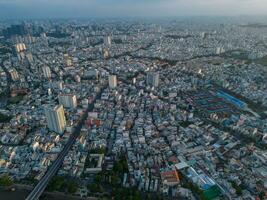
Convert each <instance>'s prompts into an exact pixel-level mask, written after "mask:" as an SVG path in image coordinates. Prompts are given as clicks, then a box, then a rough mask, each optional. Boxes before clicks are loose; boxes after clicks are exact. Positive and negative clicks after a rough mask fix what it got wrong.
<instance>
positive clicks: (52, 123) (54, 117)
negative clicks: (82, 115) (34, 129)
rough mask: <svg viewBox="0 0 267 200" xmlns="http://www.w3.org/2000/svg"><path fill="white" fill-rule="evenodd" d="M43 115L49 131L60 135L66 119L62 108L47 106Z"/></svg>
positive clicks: (60, 106)
mask: <svg viewBox="0 0 267 200" xmlns="http://www.w3.org/2000/svg"><path fill="white" fill-rule="evenodd" d="M45 115H46V119H47V126H48V128H49V130H50V131H54V132H56V133H59V134H62V133H63V132H64V130H65V126H66V119H65V114H64V109H63V106H62V105H57V106H55V107H50V106H47V107H46V108H45Z"/></svg>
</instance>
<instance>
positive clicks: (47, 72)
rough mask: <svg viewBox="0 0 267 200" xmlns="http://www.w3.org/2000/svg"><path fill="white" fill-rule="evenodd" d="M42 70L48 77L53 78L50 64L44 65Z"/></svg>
mask: <svg viewBox="0 0 267 200" xmlns="http://www.w3.org/2000/svg"><path fill="white" fill-rule="evenodd" d="M42 71H43V74H44V77H45V78H48V79H49V78H51V70H50V68H49V67H48V66H44V67H42Z"/></svg>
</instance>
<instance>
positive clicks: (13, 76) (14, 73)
mask: <svg viewBox="0 0 267 200" xmlns="http://www.w3.org/2000/svg"><path fill="white" fill-rule="evenodd" d="M9 74H10V76H11V79H12V80H13V81H17V80H18V79H19V75H18V72H17V70H15V69H11V70H10V71H9Z"/></svg>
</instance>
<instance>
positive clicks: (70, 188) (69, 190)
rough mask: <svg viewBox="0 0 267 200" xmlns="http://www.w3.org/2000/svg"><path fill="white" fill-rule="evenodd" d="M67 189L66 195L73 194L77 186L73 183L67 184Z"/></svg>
mask: <svg viewBox="0 0 267 200" xmlns="http://www.w3.org/2000/svg"><path fill="white" fill-rule="evenodd" d="M67 189H68V193H70V194H74V193H76V192H77V190H78V184H76V183H73V182H72V183H69V184H68V187H67Z"/></svg>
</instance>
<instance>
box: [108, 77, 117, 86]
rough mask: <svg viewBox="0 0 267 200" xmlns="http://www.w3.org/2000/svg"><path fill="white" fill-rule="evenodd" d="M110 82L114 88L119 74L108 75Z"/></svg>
mask: <svg viewBox="0 0 267 200" xmlns="http://www.w3.org/2000/svg"><path fill="white" fill-rule="evenodd" d="M108 83H109V87H110V88H112V89H114V88H116V87H117V76H116V75H110V76H109V77H108Z"/></svg>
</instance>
